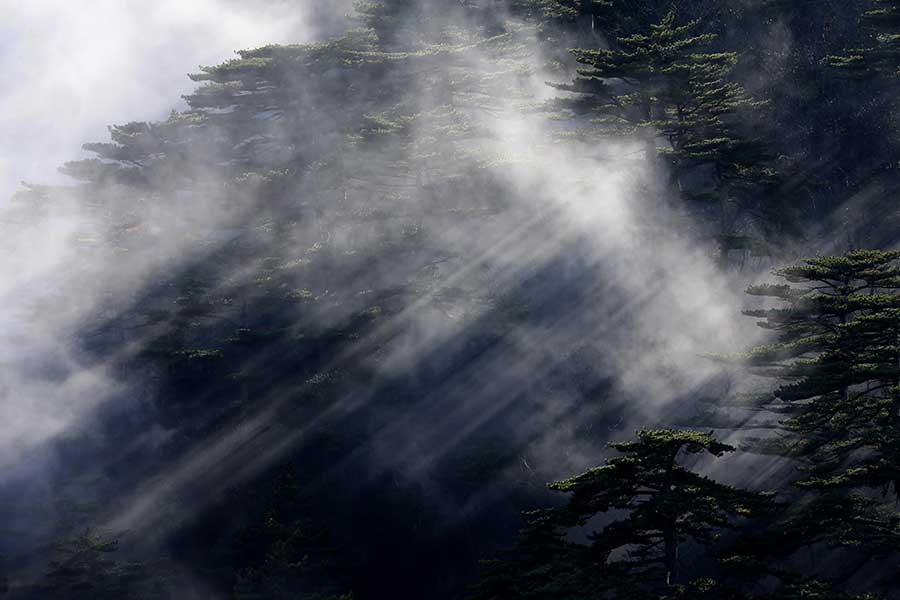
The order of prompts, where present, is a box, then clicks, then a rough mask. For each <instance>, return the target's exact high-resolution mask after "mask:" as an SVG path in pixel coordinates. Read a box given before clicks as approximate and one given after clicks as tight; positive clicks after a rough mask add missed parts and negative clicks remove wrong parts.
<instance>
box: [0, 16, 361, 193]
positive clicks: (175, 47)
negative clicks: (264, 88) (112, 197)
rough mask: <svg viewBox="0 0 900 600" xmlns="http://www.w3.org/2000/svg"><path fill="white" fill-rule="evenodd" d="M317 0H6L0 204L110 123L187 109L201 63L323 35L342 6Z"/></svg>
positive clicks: (48, 175)
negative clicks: (194, 74)
mask: <svg viewBox="0 0 900 600" xmlns="http://www.w3.org/2000/svg"><path fill="white" fill-rule="evenodd" d="M318 4H319V3H317V2H313V1H307V2H303V1H301V2H287V1H284V0H256V1H250V2H235V1H234V0H157V1H155V2H143V1H138V0H91V1H86V0H75V1H67V0H0V12H2V14H3V18H2V19H0V74H2V75H3V80H4V82H5V83H4V85H3V86H2V87H0V203H5V202H6V200H7V199H8V198H9V196H10V195H11V194H12V193H13V192H14V191H15V190H16V188H17V186H18V184H19V182H20V181H22V180H24V181H28V182H39V183H48V182H59V181H61V180H62V179H63V178H62V176H61V175H58V174H57V173H56V168H57V167H58V166H59V165H60V164H61V163H62V162H64V161H66V160H71V159H73V158H78V157H80V156H81V155H82V154H83V153H82V152H81V150H80V147H81V144H83V143H84V142H88V141H104V140H105V139H106V127H107V126H108V125H111V124H119V123H125V122H129V121H135V120H158V119H160V118H164V117H165V116H166V115H167V114H168V113H169V111H171V110H172V109H179V108H184V103H183V101H180V100H179V96H180V94H186V93H188V92H190V91H191V90H192V89H193V87H194V86H195V85H196V84H194V83H193V82H192V81H190V80H189V79H188V78H187V77H186V74H187V73H188V72H195V71H197V67H198V66H199V65H210V64H217V63H219V62H221V61H223V60H226V59H228V58H231V57H233V54H232V52H233V51H234V50H237V49H242V48H250V47H255V46H260V45H264V44H270V43H293V42H306V41H310V40H312V39H314V38H316V37H318V36H319V35H320V34H321V33H323V32H322V28H323V27H325V28H327V27H328V26H329V25H331V26H334V25H335V24H336V23H337V22H338V19H339V18H340V15H342V14H343V13H342V11H341V3H340V2H339V3H338V5H337V6H335V5H334V4H333V3H329V7H328V11H327V13H326V12H325V11H323V9H322V7H321V6H318ZM345 4H349V3H345ZM344 12H346V11H344Z"/></svg>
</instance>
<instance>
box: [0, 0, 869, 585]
mask: <svg viewBox="0 0 900 600" xmlns="http://www.w3.org/2000/svg"><path fill="white" fill-rule="evenodd" d="M414 4H415V5H416V7H417V8H416V9H415V10H417V11H418V12H416V13H414V17H412V18H408V19H406V17H408V15H406V17H404V14H403V13H401V15H400V16H399V17H398V16H391V17H390V18H385V19H384V23H382V22H381V21H379V20H378V19H379V18H381V15H380V13H378V12H375V13H373V14H374V15H375V16H374V17H369V21H368V23H369V25H370V26H371V27H372V29H371V30H362V29H352V28H354V27H357V26H359V25H360V23H361V22H366V21H365V19H364V18H363V17H360V16H359V15H357V16H356V17H353V18H351V17H349V16H348V15H349V14H350V13H352V12H353V7H352V3H349V2H348V3H345V4H341V3H335V4H330V3H329V4H328V6H327V7H325V6H324V5H323V4H319V3H304V2H282V1H278V0H272V1H269V2H231V1H229V0H203V1H197V2H190V3H184V2H177V1H175V0H171V1H163V2H157V3H154V4H153V5H152V6H147V5H146V4H140V5H139V4H138V3H134V2H115V1H113V0H109V1H98V2H92V3H90V5H89V6H79V5H78V4H77V3H75V4H72V3H68V4H63V3H59V2H53V1H49V0H48V1H36V2H29V3H19V4H16V5H15V6H14V7H12V8H11V9H9V10H7V11H6V15H5V16H6V18H5V20H4V22H3V23H2V24H0V38H2V39H3V42H2V45H0V71H2V72H3V73H5V74H6V75H7V80H9V81H15V82H16V85H15V86H9V87H7V88H6V89H5V91H3V92H0V139H2V140H3V141H2V142H0V196H2V197H3V198H4V201H5V199H6V198H12V199H11V200H9V201H8V202H7V206H5V209H4V213H3V218H2V221H3V223H4V226H5V228H6V230H7V233H6V234H5V237H4V239H3V240H2V242H0V248H2V251H3V262H2V264H0V306H2V307H3V308H2V309H0V324H2V327H3V335H2V336H0V363H2V364H3V373H2V376H0V377H2V378H0V401H2V404H0V416H2V417H3V420H4V422H5V426H4V428H3V430H2V432H0V466H2V467H3V471H2V475H0V486H2V496H3V498H4V499H5V502H6V503H7V504H8V505H9V506H10V509H9V515H10V516H9V517H8V519H9V520H10V522H13V521H15V522H16V523H17V525H16V527H15V528H14V529H15V535H13V536H11V539H10V540H9V541H7V542H6V544H5V546H4V548H3V552H4V553H5V554H7V555H10V556H13V557H14V559H13V562H15V564H16V565H18V567H19V570H18V571H16V570H15V569H10V571H11V572H14V573H15V575H14V576H13V579H12V583H13V586H14V588H15V586H20V587H22V589H25V587H24V586H26V584H27V580H28V577H32V576H34V574H35V573H39V572H41V569H42V568H45V567H46V563H47V562H48V561H49V558H50V554H51V553H50V551H49V550H47V548H49V547H50V546H51V545H52V543H53V541H54V540H57V539H58V538H60V537H65V536H71V535H72V534H73V533H75V532H77V531H80V530H85V529H90V530H93V531H98V532H102V533H103V534H105V535H111V536H113V537H115V538H116V539H118V540H120V542H121V546H122V548H123V550H124V553H125V554H126V555H127V556H131V557H136V558H140V559H144V558H146V557H159V556H163V557H165V559H166V560H167V561H171V563H172V564H174V565H175V567H174V568H175V569H176V571H177V572H178V573H179V576H180V577H183V578H184V579H183V580H184V581H188V582H190V586H188V587H186V588H184V589H183V590H182V596H181V597H185V598H192V597H197V598H228V597H232V595H231V592H230V591H229V590H228V589H227V587H228V586H229V585H233V582H231V581H230V580H228V581H226V580H225V579H223V578H222V577H221V574H220V573H218V572H214V569H213V568H211V567H210V566H209V565H210V564H212V563H213V561H215V560H219V559H220V558H221V556H226V555H227V556H229V557H230V556H232V555H231V554H227V552H225V551H224V550H221V551H220V549H219V547H220V546H223V547H224V546H225V545H227V544H229V543H232V542H233V539H240V538H239V537H234V536H238V533H236V532H245V530H249V529H252V526H251V525H248V523H250V524H252V523H255V521H254V519H255V518H256V516H255V515H254V513H253V510H252V509H250V508H247V507H248V506H250V505H252V504H253V503H254V502H263V500H260V499H259V498H260V497H265V493H264V492H259V493H258V494H257V492H256V491H255V490H257V489H259V490H263V489H268V488H266V487H265V486H267V485H270V484H271V481H272V480H273V477H275V475H273V473H275V474H277V473H279V472H280V471H279V469H288V470H289V471H290V473H291V474H292V477H294V478H296V480H297V481H298V484H297V486H298V489H299V490H301V494H302V498H303V502H305V503H306V504H303V506H304V508H303V511H304V512H303V514H304V518H309V519H310V520H311V521H313V522H315V523H317V524H318V523H321V524H322V525H323V527H324V528H325V529H327V530H328V533H329V536H330V540H331V542H330V546H329V547H334V548H337V550H336V551H335V552H336V553H337V554H339V555H342V556H345V557H349V558H347V564H351V565H353V569H355V571H354V573H355V575H354V576H353V577H352V578H351V579H352V580H353V581H352V583H355V584H357V587H358V589H359V592H358V593H359V598H361V599H363V600H365V599H366V598H378V597H383V596H380V595H379V594H386V593H389V592H390V593H396V597H398V598H414V597H417V596H418V597H421V594H423V593H425V592H426V591H434V593H435V596H434V597H438V598H458V597H462V596H461V594H462V593H464V591H465V588H466V586H467V585H469V584H470V583H471V581H472V579H473V577H474V573H475V572H476V571H477V563H478V560H480V559H482V558H485V557H487V556H490V554H491V552H495V551H496V550H498V549H499V548H501V547H504V546H508V545H509V543H510V541H511V540H512V539H513V537H514V535H515V532H516V531H517V529H519V527H520V526H521V524H522V521H521V516H520V511H521V510H525V509H529V508H535V507H537V506H540V505H541V504H546V503H548V502H550V503H552V502H554V501H555V500H554V499H553V498H551V497H550V495H549V494H548V493H547V491H546V489H545V483H546V482H547V481H551V480H553V479H559V478H563V477H567V476H570V475H572V474H573V473H577V472H580V471H582V470H585V469H588V468H590V467H592V466H594V465H597V464H600V463H601V462H602V459H603V458H604V457H605V456H608V455H609V452H608V450H607V449H606V444H607V442H609V441H615V440H624V439H629V438H631V437H632V435H633V433H634V431H635V430H637V429H640V428H643V427H648V426H679V425H682V424H684V423H690V420H691V418H692V417H696V416H697V415H698V414H701V413H703V412H704V411H705V410H707V409H708V407H709V406H710V404H714V403H715V402H716V401H718V400H720V399H723V398H726V397H728V396H730V395H733V394H735V393H736V392H738V391H743V390H746V389H747V388H748V387H749V388H758V387H760V385H761V384H760V382H759V381H756V380H749V381H748V380H747V379H740V376H739V373H738V371H737V370H736V369H734V368H732V367H727V366H723V365H722V364H721V363H720V362H715V361H713V360H710V358H709V355H710V354H711V353H728V352H736V351H738V350H741V349H745V348H747V347H749V346H752V345H753V344H756V343H760V342H761V341H763V340H764V339H765V336H764V332H763V331H761V330H760V328H758V327H756V325H755V323H754V322H753V321H752V320H751V319H747V318H746V317H743V316H742V315H741V310H742V309H743V308H745V307H746V306H747V304H748V301H747V300H746V298H745V296H744V289H745V288H746V287H747V286H748V285H749V284H752V283H756V282H759V281H764V280H767V278H768V277H769V271H770V270H771V269H772V268H773V267H776V266H778V265H779V264H780V262H783V261H784V260H785V257H788V256H794V255H796V253H797V252H799V251H807V250H809V249H815V250H816V251H818V250H820V249H827V250H829V251H831V250H833V249H838V248H843V247H844V245H845V240H844V239H841V240H836V238H835V234H834V232H835V231H836V230H839V229H840V226H838V225H835V223H834V221H833V219H839V217H836V216H835V215H836V214H839V210H838V209H835V211H834V212H833V213H831V214H829V216H828V218H823V220H822V221H821V223H824V224H823V225H821V227H820V229H818V230H816V231H814V232H813V234H811V235H810V236H808V237H805V238H803V237H802V236H794V237H791V238H790V239H789V241H788V242H785V243H784V244H783V245H781V246H780V247H779V248H778V251H777V252H774V251H773V252H771V253H765V252H757V251H756V248H758V247H763V246H764V245H763V244H760V245H759V246H758V247H757V246H754V247H753V248H754V250H751V249H750V246H747V247H746V248H743V249H737V250H733V251H729V250H728V249H725V250H723V249H722V246H721V245H720V244H719V242H718V240H719V239H720V238H722V237H723V236H732V237H741V236H744V237H747V239H749V238H750V237H752V236H763V235H765V233H764V225H761V224H760V223H761V219H760V218H758V217H757V216H756V215H755V214H749V213H748V214H740V215H738V216H737V217H735V218H734V219H732V221H733V222H734V224H733V226H731V229H725V230H723V229H722V226H721V223H720V221H723V220H726V219H724V218H720V215H719V212H720V208H719V206H718V205H712V204H707V205H696V206H695V205H688V204H687V203H684V202H681V201H680V199H679V194H680V193H681V191H682V190H681V189H680V188H679V187H676V186H675V185H674V184H673V181H675V178H674V177H673V176H672V174H671V173H670V172H669V171H668V167H666V166H665V165H664V163H663V161H655V162H654V161H653V160H648V155H647V152H648V151H647V143H646V137H645V136H644V137H642V135H644V134H642V132H633V133H631V134H627V135H620V136H617V137H615V138H611V137H607V138H606V139H604V140H602V141H599V142H598V141H597V139H596V138H590V137H586V136H585V135H583V134H584V132H585V131H587V130H588V129H590V128H591V127H592V120H591V116H590V115H588V116H585V115H577V114H576V115H565V116H564V117H563V116H560V115H559V114H552V111H551V110H550V109H548V106H551V105H552V102H553V101H554V99H556V98H558V97H560V96H562V97H569V98H571V97H573V94H569V95H568V96H567V95H566V92H564V91H562V92H561V91H559V90H558V89H555V88H552V87H550V86H548V85H547V83H546V82H548V81H550V82H564V81H568V80H569V79H570V78H571V76H572V74H573V73H574V72H575V68H576V67H577V65H576V64H575V63H574V61H573V60H572V59H571V58H567V59H565V60H563V61H562V63H560V61H559V60H558V57H557V56H555V55H552V54H551V51H550V50H549V49H548V45H547V41H546V32H544V31H542V30H540V29H539V28H538V27H536V26H535V25H534V23H533V22H531V21H529V20H528V19H526V18H525V17H523V16H522V15H521V14H520V13H516V12H514V11H512V10H509V11H508V10H507V9H506V8H504V7H505V6H506V4H505V3H497V6H496V7H494V9H493V10H491V9H490V8H484V7H476V8H472V7H469V6H468V5H467V4H460V6H458V7H457V6H455V5H453V6H450V5H449V4H448V5H439V4H435V3H430V2H422V3H414ZM363 8H365V7H363ZM409 10H413V9H409ZM479 11H480V12H479ZM636 14H637V13H636ZM404 19H406V20H404ZM372 23H374V25H372ZM592 23H593V21H592ZM786 23H787V21H786V20H777V21H773V22H772V23H771V26H769V27H761V32H760V33H759V37H754V38H753V41H754V43H757V44H758V46H756V47H758V48H764V47H767V48H770V49H771V48H772V47H775V46H777V48H776V50H775V51H773V52H770V53H769V54H768V55H767V57H766V61H763V62H762V63H760V65H761V66H760V65H756V67H755V68H757V69H758V70H757V71H752V70H751V69H749V68H746V69H745V71H738V73H739V74H741V75H742V76H744V79H745V80H746V86H747V88H748V89H750V90H751V91H753V92H754V93H756V92H759V93H765V92H766V91H767V90H768V89H769V88H771V87H773V86H774V87H777V86H781V85H782V84H781V83H779V82H778V81H776V82H775V83H772V81H771V80H769V79H766V78H764V77H760V76H759V73H762V72H764V71H765V70H767V69H769V70H772V71H781V70H784V69H785V68H786V67H785V63H786V61H787V60H788V59H787V58H786V56H789V55H790V53H791V52H792V48H793V45H794V44H796V43H798V42H797V41H796V40H795V39H793V37H792V33H791V32H790V31H789V30H788V25H787V24H786ZM379 27H381V29H379ZM582 29H583V28H582ZM589 29H590V31H589V34H586V33H585V31H570V32H568V34H566V35H568V36H569V37H566V38H565V39H564V40H563V42H564V43H565V44H572V45H574V44H576V43H579V42H581V43H584V42H585V39H584V36H586V35H588V36H589V37H588V38H587V39H588V41H589V42H590V43H591V44H595V45H596V46H597V47H606V46H607V45H608V42H609V40H607V39H605V38H604V37H603V34H602V33H601V32H600V31H595V30H594V28H593V26H592V27H591V28H589ZM729 35H736V34H735V33H734V32H731V33H730V34H729ZM754 35H755V34H754ZM578 36H581V37H580V38H579V37H578ZM726 41H727V40H726ZM237 50H240V51H241V52H239V53H238V54H237V55H235V54H234V53H233V51H237ZM772 54H774V56H773V55H772ZM566 61H568V62H566ZM216 65H219V66H218V67H217V66H216ZM748 72H749V73H750V75H747V73H748ZM187 73H192V74H193V75H192V77H191V78H188V77H187V76H186V74H187ZM766 82H767V83H766ZM782 87H783V88H784V89H783V90H782V91H783V93H784V94H785V96H791V95H793V94H796V93H798V92H796V90H793V89H788V88H789V87H790V84H789V82H785V83H784V84H783V86H782ZM779 89H781V88H779ZM785 104H787V101H785ZM779 106H780V105H779ZM743 125H745V126H747V127H750V128H752V127H755V126H758V124H757V123H752V122H748V123H745V124H743ZM108 126H109V127H110V128H109V130H107V127H108ZM110 136H112V137H111V139H112V142H111V143H110V142H109V139H110ZM83 143H89V144H93V145H91V146H88V147H87V148H86V149H82V148H81V145H82V144H83ZM792 143H793V140H792ZM96 157H99V158H96ZM70 161H74V162H70ZM66 163H68V164H66ZM64 164H65V167H64V168H63V169H62V170H61V172H57V168H58V167H60V166H61V165H64ZM806 175H807V173H802V174H801V175H798V178H800V177H801V176H803V177H805V176H806ZM692 177H694V178H695V179H697V178H700V177H702V173H701V175H696V174H694V175H692ZM809 177H810V178H812V177H813V175H809ZM20 181H24V182H26V183H27V185H24V186H20V184H19V182H20ZM679 186H680V183H679ZM16 192H18V193H16ZM798 195H799V194H798ZM861 195H862V196H864V194H862V192H860V194H859V195H856V196H853V197H852V198H850V199H849V200H848V197H849V196H848V195H845V194H844V193H843V192H842V191H838V192H835V194H834V196H835V197H836V198H838V200H833V199H832V200H833V203H834V204H836V205H838V206H840V207H842V208H843V209H847V207H848V206H856V205H858V204H859V203H862V202H863V201H862V200H859V198H860V197H861ZM804 198H805V196H804ZM853 198H856V200H853ZM854 202H856V203H857V204H854ZM823 203H824V201H821V200H820V205H816V206H823V205H824V204H823ZM823 211H824V209H823ZM722 212H725V210H723V211H722ZM879 231H881V230H879ZM878 235H881V233H875V234H872V233H871V232H860V231H855V232H854V233H853V234H852V235H850V236H849V238H848V237H847V236H845V238H846V239H851V238H853V236H861V237H866V236H869V237H870V238H875V237H878ZM742 239H743V238H742ZM772 247H774V245H773V246H772ZM721 434H722V437H723V438H728V436H729V435H730V432H729V431H728V430H727V428H723V431H722V432H721ZM741 460H744V461H745V462H741ZM741 460H738V461H735V462H733V463H727V464H726V466H724V467H723V466H718V467H710V466H709V465H704V466H703V468H707V469H708V471H707V472H709V473H719V474H721V473H723V472H724V471H728V470H729V466H728V465H729V464H730V465H738V467H735V468H733V469H732V470H731V471H730V472H727V473H725V475H726V478H727V479H729V480H738V479H740V477H741V476H742V474H744V473H751V472H752V473H756V475H754V476H753V478H754V485H764V484H765V481H764V479H765V478H764V476H763V474H765V473H769V471H768V469H771V470H777V469H779V468H782V466H783V465H781V464H780V463H776V464H773V463H772V461H770V460H769V459H761V460H756V459H752V460H750V459H747V458H746V457H743V458H742V459H741ZM716 469H718V470H716ZM279 489H280V488H279ZM255 494H256V495H255ZM247 498H249V500H248V499H247ZM298 504H299V501H298ZM235 507H236V508H235ZM272 518H274V517H272ZM384 529H389V530H390V532H389V533H388V534H386V533H385V531H384ZM473 532H480V533H473ZM229 536H231V537H229ZM341 553H344V554H341ZM223 560H224V559H223ZM228 560H237V559H232V558H229V559H228ZM416 561H421V564H420V568H421V573H419V574H418V575H416V576H414V577H411V578H409V580H407V581H398V580H397V579H398V578H400V575H399V574H400V573H401V572H402V571H404V570H405V569H407V568H409V566H410V564H413V563H415V562H416ZM361 565H362V566H361ZM317 577H318V575H317ZM316 581H317V583H318V579H317V580H316ZM360 581H363V583H360ZM136 597H137V596H136ZM167 597H168V596H167ZM172 597H178V596H177V595H176V596H172ZM261 597H268V596H261ZM272 597H275V596H272Z"/></svg>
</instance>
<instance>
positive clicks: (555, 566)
mask: <svg viewBox="0 0 900 600" xmlns="http://www.w3.org/2000/svg"><path fill="white" fill-rule="evenodd" d="M610 446H611V447H612V448H614V449H616V450H618V451H619V452H621V453H622V454H623V455H624V456H619V457H615V458H610V459H608V460H607V461H606V463H605V464H604V465H602V466H599V467H595V468H593V469H590V470H588V471H586V472H585V473H583V474H581V475H577V476H575V477H572V478H569V479H566V480H563V481H558V482H555V483H551V484H550V489H553V490H557V491H561V492H565V493H568V494H569V495H570V496H569V501H568V503H567V504H566V505H565V506H562V507H559V508H555V509H546V510H542V511H538V512H535V513H532V514H531V515H530V521H529V524H528V528H527V529H526V530H525V532H524V533H523V535H522V537H521V539H520V541H519V544H518V546H517V547H516V549H515V550H514V551H513V552H512V557H511V559H510V560H508V561H497V562H493V563H489V565H488V567H487V569H488V570H487V575H486V577H485V580H484V581H483V583H482V584H481V586H480V587H479V591H478V593H477V594H476V597H477V598H492V599H501V598H550V597H553V598H557V597H559V598H573V599H574V598H577V597H584V596H585V595H587V596H588V597H598V598H605V597H611V598H629V599H645V598H646V599H650V598H654V599H658V598H676V597H702V594H705V593H707V592H710V593H715V594H719V597H723V596H722V594H723V593H724V592H722V590H721V589H720V587H717V586H719V585H720V584H717V583H716V582H715V581H714V580H698V581H691V582H682V581H681V575H680V562H679V558H678V557H679V548H680V547H681V546H682V545H683V544H685V543H686V542H688V541H690V542H692V543H694V544H699V545H700V546H702V547H704V548H711V547H713V546H714V545H715V544H716V543H717V541H718V540H719V538H720V535H721V534H722V532H723V531H726V530H729V529H732V528H734V527H735V526H736V524H737V523H738V522H740V521H742V520H744V519H748V518H753V517H761V516H765V515H767V514H769V513H770V512H771V511H772V510H773V509H774V508H775V504H774V500H773V495H772V494H770V493H757V492H748V491H744V490H740V489H737V488H734V487H731V486H728V485H724V484H721V483H718V482H716V481H713V480H712V479H709V478H707V477H704V476H702V475H699V474H697V473H694V472H692V471H690V470H688V469H686V468H684V467H683V466H681V465H680V464H679V459H680V457H682V456H683V455H691V454H709V455H712V456H721V455H723V454H724V453H726V452H731V451H733V450H734V448H732V447H731V446H728V445H727V444H723V443H721V442H718V441H717V440H716V439H715V438H714V437H713V436H712V435H711V434H707V433H701V432H696V431H681V430H673V429H653V430H643V431H640V432H638V439H637V440H636V441H630V442H617V443H612V444H610ZM598 522H599V523H605V524H603V525H600V526H599V527H598V526H597V525H594V524H595V523H598ZM585 526H588V527H591V529H593V531H592V532H591V533H589V534H588V536H587V539H588V542H587V543H580V542H576V541H572V536H571V535H570V534H571V532H574V531H576V530H577V529H578V528H582V527H585ZM698 594H700V596H698Z"/></svg>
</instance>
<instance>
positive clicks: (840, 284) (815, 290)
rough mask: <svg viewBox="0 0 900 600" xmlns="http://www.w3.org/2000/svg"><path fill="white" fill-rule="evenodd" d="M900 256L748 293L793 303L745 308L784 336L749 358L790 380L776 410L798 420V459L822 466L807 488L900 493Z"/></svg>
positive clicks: (828, 268) (802, 267)
mask: <svg viewBox="0 0 900 600" xmlns="http://www.w3.org/2000/svg"><path fill="white" fill-rule="evenodd" d="M898 259H900V253H898V252H896V251H874V250H860V251H854V252H850V253H848V254H845V255H842V256H829V257H821V258H814V259H808V260H806V261H804V262H803V263H801V264H797V265H793V266H790V267H786V268H783V269H778V270H776V271H775V274H776V275H778V276H779V277H782V278H784V279H786V280H787V281H788V282H789V283H788V284H767V285H759V286H752V287H750V288H749V289H748V293H750V294H752V295H755V296H761V297H767V298H774V299H776V300H778V301H780V302H781V303H783V306H782V307H778V308H766V309H756V310H748V311H745V314H747V315H748V316H753V317H756V318H759V319H762V320H761V321H760V322H759V325H760V326H761V327H764V328H766V329H769V330H772V331H774V332H776V333H777V336H778V337H777V338H776V340H775V341H774V342H773V343H771V344H769V345H766V346H761V347H758V348H755V349H753V350H752V351H751V352H749V353H748V354H747V355H745V356H744V357H743V360H744V361H745V362H746V364H748V365H750V366H752V367H754V368H756V369H757V372H759V373H760V374H764V375H767V376H771V377H776V378H778V379H781V380H784V381H786V382H787V383H784V384H783V385H781V386H780V387H778V388H777V389H776V390H775V391H774V396H775V398H776V399H777V401H776V403H775V404H769V405H768V408H770V409H772V410H774V411H777V412H782V413H787V414H788V415H790V416H791V418H790V419H789V420H788V421H786V423H785V427H786V429H787V431H788V432H789V433H790V434H791V438H790V440H791V441H790V442H789V443H790V445H791V448H790V450H789V452H790V454H791V455H794V456H805V457H806V458H807V460H808V461H809V462H810V466H811V468H812V475H811V476H810V478H808V479H806V480H804V481H801V482H800V483H801V484H802V485H815V486H819V487H850V488H852V487H857V486H864V487H875V488H877V487H884V486H887V485H891V484H893V485H894V487H895V491H896V490H900V486H898V485H897V482H898V481H900V470H898V467H900V453H898V445H897V443H896V440H897V439H898V438H900V435H898V434H900V388H898V384H900V362H898V358H900V342H898V340H900V295H898V294H897V290H898V289H900V267H898V265H897V260H898ZM790 283H793V284H798V285H794V286H792V285H790Z"/></svg>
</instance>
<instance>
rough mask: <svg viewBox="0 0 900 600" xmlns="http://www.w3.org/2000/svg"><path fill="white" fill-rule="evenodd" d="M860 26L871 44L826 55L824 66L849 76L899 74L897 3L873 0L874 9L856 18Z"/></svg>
mask: <svg viewBox="0 0 900 600" xmlns="http://www.w3.org/2000/svg"><path fill="white" fill-rule="evenodd" d="M860 26H861V27H862V28H863V29H865V30H867V31H869V32H870V33H871V36H872V45H870V46H868V47H866V48H855V49H853V50H851V51H850V54H848V55H845V56H828V57H827V58H825V62H826V64H828V65H830V66H832V67H835V68H836V69H838V70H839V72H842V73H844V74H846V75H848V76H851V77H872V76H875V75H881V76H884V77H886V78H889V79H892V78H894V77H897V76H898V75H900V2H898V0H874V7H873V8H872V9H871V10H868V11H866V12H865V13H863V15H862V17H860Z"/></svg>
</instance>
